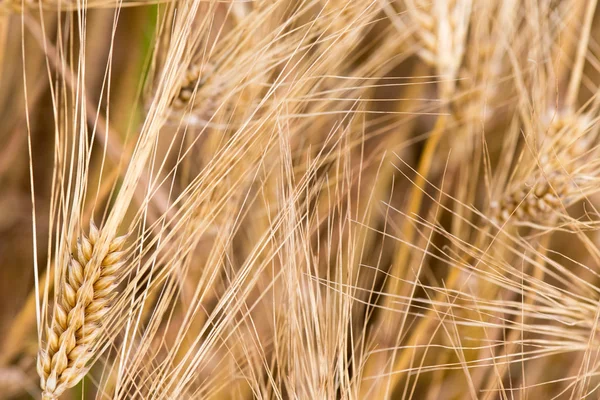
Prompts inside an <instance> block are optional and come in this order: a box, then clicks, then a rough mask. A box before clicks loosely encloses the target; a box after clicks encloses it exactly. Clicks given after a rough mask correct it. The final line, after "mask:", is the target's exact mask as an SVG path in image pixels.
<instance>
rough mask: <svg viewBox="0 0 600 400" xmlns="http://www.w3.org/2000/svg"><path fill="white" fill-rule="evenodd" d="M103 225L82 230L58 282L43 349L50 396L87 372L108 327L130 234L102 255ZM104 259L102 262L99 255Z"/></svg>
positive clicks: (40, 359) (41, 354) (43, 385)
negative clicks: (103, 323) (105, 323)
mask: <svg viewBox="0 0 600 400" xmlns="http://www.w3.org/2000/svg"><path fill="white" fill-rule="evenodd" d="M99 233H100V232H99V230H98V228H97V227H96V226H95V225H94V223H93V222H92V223H91V224H90V234H89V237H86V236H85V235H82V236H81V238H80V240H78V242H77V246H76V250H75V251H74V252H73V254H72V255H71V259H70V261H69V263H68V266H67V268H66V271H65V273H64V274H63V276H62V280H61V282H60V285H59V287H58V295H57V298H56V303H55V305H54V313H53V316H52V321H51V322H50V324H49V326H48V328H47V330H46V340H47V343H46V346H45V348H43V349H41V350H40V352H39V354H38V364H37V368H38V373H39V375H40V378H41V388H42V390H43V396H44V398H45V399H56V398H58V396H60V395H61V393H63V392H64V391H65V390H66V389H68V388H70V387H73V386H74V385H75V384H77V383H78V382H79V381H80V380H81V378H82V377H83V376H84V375H85V374H86V372H87V369H88V363H89V361H90V360H91V358H92V357H93V356H94V353H93V351H92V348H93V346H94V345H95V344H96V342H97V339H98V337H99V336H100V334H101V332H102V327H101V322H100V321H101V320H102V318H104V317H105V316H106V314H107V313H108V311H109V310H110V304H111V301H112V300H113V298H114V297H115V296H116V291H115V289H116V286H117V284H118V278H119V275H120V274H119V270H120V269H121V267H122V266H123V264H124V263H125V252H124V251H121V248H122V247H123V245H124V244H125V241H126V239H127V237H126V236H121V237H118V238H116V239H115V240H113V241H112V242H111V243H110V245H109V247H108V251H107V252H106V253H104V254H98V248H97V247H96V246H95V245H96V242H97V240H98V238H99ZM95 259H97V260H101V261H100V262H99V263H98V264H96V263H94V262H93V260H95Z"/></svg>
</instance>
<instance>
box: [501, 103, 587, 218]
mask: <svg viewBox="0 0 600 400" xmlns="http://www.w3.org/2000/svg"><path fill="white" fill-rule="evenodd" d="M591 122H592V121H591V118H590V117H589V116H588V115H585V114H583V115H578V114H573V113H564V114H562V113H559V114H558V115H555V116H554V117H553V119H552V121H551V122H550V123H549V125H548V128H547V129H546V130H545V131H544V136H545V138H544V139H543V141H542V143H541V145H540V146H539V158H538V159H537V160H536V165H535V168H534V169H533V172H531V173H529V174H528V176H527V177H526V179H524V180H519V181H517V182H516V183H515V184H513V185H512V186H511V187H510V188H509V190H508V192H507V193H506V194H505V195H504V196H503V197H502V198H501V199H500V200H499V201H494V202H492V203H491V209H492V219H493V220H494V221H496V222H497V223H499V224H504V223H507V222H509V219H510V222H517V223H518V222H543V220H544V219H547V218H549V217H551V216H552V215H553V214H556V213H560V212H561V211H562V208H563V206H564V207H566V206H569V205H571V204H573V203H574V202H576V201H577V200H579V199H580V198H582V197H583V193H584V192H587V191H588V190H586V186H589V180H590V178H589V176H590V175H589V174H586V167H587V166H588V165H589V164H588V161H589V158H590V157H591V156H592V154H591V153H590V152H589V149H590V146H591V145H592V141H591V139H590V138H589V137H588V136H589V133H588V130H589V128H590V126H591Z"/></svg>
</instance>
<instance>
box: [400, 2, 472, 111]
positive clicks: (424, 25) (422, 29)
mask: <svg viewBox="0 0 600 400" xmlns="http://www.w3.org/2000/svg"><path fill="white" fill-rule="evenodd" d="M406 5H407V9H408V12H409V14H410V16H411V18H412V19H413V20H414V21H415V22H416V24H417V27H416V35H417V36H418V37H419V39H420V42H421V44H422V47H421V48H420V49H419V55H420V56H421V58H422V59H423V60H425V61H426V62H427V63H429V64H431V65H432V66H433V67H435V68H436V69H437V71H438V73H439V74H440V75H441V76H440V79H441V82H440V97H441V98H442V99H444V100H448V99H449V97H450V96H451V95H452V94H453V92H454V88H455V85H456V82H455V79H456V77H457V76H458V70H459V68H460V65H461V63H462V58H463V54H464V51H465V39H466V34H467V28H468V26H469V15H470V13H471V5H472V0H433V1H427V0H406Z"/></svg>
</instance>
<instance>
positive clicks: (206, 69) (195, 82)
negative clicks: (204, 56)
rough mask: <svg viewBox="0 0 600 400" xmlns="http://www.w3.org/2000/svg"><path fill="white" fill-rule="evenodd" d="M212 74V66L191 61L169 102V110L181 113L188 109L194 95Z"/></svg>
mask: <svg viewBox="0 0 600 400" xmlns="http://www.w3.org/2000/svg"><path fill="white" fill-rule="evenodd" d="M213 72H214V67H213V66H212V64H210V63H199V62H195V61H193V62H192V63H191V64H190V66H189V67H188V69H187V70H186V71H185V74H184V75H183V78H182V79H181V80H180V82H179V88H178V91H177V93H176V95H175V98H174V99H173V101H172V102H171V109H172V110H173V111H183V110H185V109H186V108H187V107H189V106H190V103H192V101H193V98H194V93H195V92H196V91H198V90H200V89H201V88H202V86H203V85H204V84H205V83H206V82H207V81H208V79H209V78H210V77H211V75H212V73H213ZM192 107H193V105H192Z"/></svg>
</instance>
